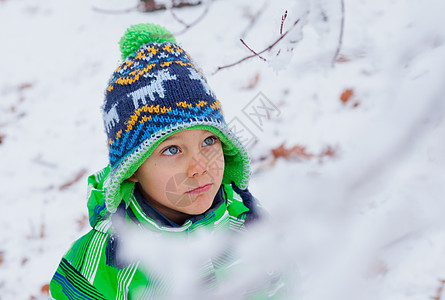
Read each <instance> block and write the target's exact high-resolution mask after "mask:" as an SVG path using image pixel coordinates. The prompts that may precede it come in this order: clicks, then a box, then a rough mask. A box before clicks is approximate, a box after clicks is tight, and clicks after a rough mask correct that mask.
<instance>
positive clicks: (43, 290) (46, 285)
mask: <svg viewBox="0 0 445 300" xmlns="http://www.w3.org/2000/svg"><path fill="white" fill-rule="evenodd" d="M40 291H41V292H42V293H43V294H49V284H45V285H43V286H42V287H41V288H40Z"/></svg>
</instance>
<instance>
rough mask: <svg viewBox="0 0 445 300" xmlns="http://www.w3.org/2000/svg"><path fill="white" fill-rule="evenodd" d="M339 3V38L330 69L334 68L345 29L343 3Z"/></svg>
mask: <svg viewBox="0 0 445 300" xmlns="http://www.w3.org/2000/svg"><path fill="white" fill-rule="evenodd" d="M340 2H341V23H340V36H339V37H338V45H337V49H336V50H335V54H334V57H333V58H332V67H334V65H335V62H336V61H337V57H338V55H339V54H340V49H341V45H342V43H343V30H344V27H345V2H344V0H340Z"/></svg>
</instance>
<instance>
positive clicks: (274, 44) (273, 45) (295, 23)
mask: <svg viewBox="0 0 445 300" xmlns="http://www.w3.org/2000/svg"><path fill="white" fill-rule="evenodd" d="M299 21H300V19H298V20H296V21H295V22H294V24H292V27H291V28H289V29H288V30H287V31H286V32H285V33H283V34H282V35H281V36H280V37H279V38H278V39H277V40H276V41H275V42H274V43H273V44H271V45H269V47H267V48H266V49H264V50H263V51H260V52H258V53H256V54H253V55H249V56H246V57H244V58H242V59H240V60H238V61H237V62H234V63H231V64H229V65H225V66H222V67H218V69H216V71H215V72H213V74H212V75H215V74H216V73H218V72H219V71H221V70H223V69H227V68H231V67H233V66H236V65H237V64H240V63H242V62H243V61H246V60H248V59H251V58H253V57H256V56H260V55H261V54H263V53H264V52H266V51H269V50H271V49H272V48H273V47H275V46H276V45H277V44H278V43H279V42H280V41H281V40H282V39H283V38H284V37H285V36H286V35H287V34H288V33H289V32H290V31H291V30H292V29H293V28H294V27H295V26H296V25H297V24H298V22H299Z"/></svg>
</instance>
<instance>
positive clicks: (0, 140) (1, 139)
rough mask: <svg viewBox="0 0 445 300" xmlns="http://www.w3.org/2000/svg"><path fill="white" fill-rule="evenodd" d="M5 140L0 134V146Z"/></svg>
mask: <svg viewBox="0 0 445 300" xmlns="http://www.w3.org/2000/svg"><path fill="white" fill-rule="evenodd" d="M4 139H5V135H4V134H0V144H1V143H3V141H4Z"/></svg>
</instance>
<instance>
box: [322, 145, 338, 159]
mask: <svg viewBox="0 0 445 300" xmlns="http://www.w3.org/2000/svg"><path fill="white" fill-rule="evenodd" d="M336 156H337V150H336V149H335V148H334V147H332V146H327V147H326V148H325V149H324V150H323V151H322V152H321V153H320V154H319V155H318V157H319V158H323V157H336Z"/></svg>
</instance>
